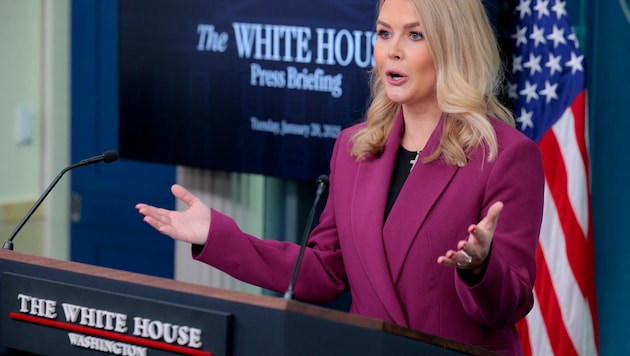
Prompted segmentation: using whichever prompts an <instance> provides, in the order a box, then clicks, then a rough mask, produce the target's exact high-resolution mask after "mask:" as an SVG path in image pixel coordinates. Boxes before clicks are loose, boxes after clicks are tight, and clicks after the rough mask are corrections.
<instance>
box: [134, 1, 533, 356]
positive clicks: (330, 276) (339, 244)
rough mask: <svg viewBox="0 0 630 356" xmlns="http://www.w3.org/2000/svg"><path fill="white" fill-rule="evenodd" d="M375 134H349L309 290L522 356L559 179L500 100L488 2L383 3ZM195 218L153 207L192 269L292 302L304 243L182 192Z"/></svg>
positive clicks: (304, 290) (337, 163) (314, 241)
mask: <svg viewBox="0 0 630 356" xmlns="http://www.w3.org/2000/svg"><path fill="white" fill-rule="evenodd" d="M376 31H377V33H378V39H377V41H376V44H375V47H374V59H375V63H376V68H375V69H374V73H373V80H372V94H373V98H372V103H371V106H370V108H369V110H368V112H367V115H366V122H364V123H361V124H359V125H356V126H354V127H351V128H349V129H346V130H344V131H343V132H342V133H341V135H340V136H339V137H338V139H337V142H336V144H335V149H334V151H333V156H332V159H331V165H330V167H331V174H330V192H329V197H328V201H327V203H326V207H325V209H324V211H323V213H322V215H321V218H320V222H319V224H318V226H317V227H316V228H315V229H314V230H313V232H312V233H311V235H310V237H309V242H308V249H307V251H306V253H305V255H304V260H303V263H302V266H301V269H300V278H299V279H298V282H297V284H296V286H295V296H296V298H297V299H301V300H305V301H311V302H329V301H331V300H334V299H335V298H336V297H337V296H339V295H340V294H341V293H343V292H344V291H346V290H350V291H351V294H352V305H351V307H350V312H351V313H356V314H360V315H364V316H368V317H373V318H378V319H382V320H385V321H388V322H392V323H396V324H399V325H402V326H404V327H409V328H413V329H417V330H420V331H423V332H426V333H430V334H434V335H438V336H441V337H445V338H449V339H453V340H457V341H461V342H464V343H468V344H472V345H476V346H479V347H482V348H486V349H489V350H492V351H496V352H498V353H501V354H504V355H520V354H522V351H521V348H520V343H519V339H518V334H517V333H516V330H515V327H514V325H515V323H516V322H517V321H518V320H520V319H522V318H523V317H524V316H525V315H526V314H527V313H528V311H529V310H530V309H531V307H532V305H533V300H534V299H533V294H532V289H533V285H534V279H535V275H536V271H535V251H536V246H537V240H538V233H539V231H540V224H541V217H542V205H543V204H542V203H543V189H544V177H543V168H542V160H541V156H540V153H539V151H538V149H537V146H536V145H535V144H534V143H533V142H532V141H530V140H529V139H527V138H526V137H525V136H523V135H522V134H521V133H519V132H518V131H517V130H516V129H514V128H513V119H512V117H511V115H510V113H509V112H508V111H507V110H506V109H505V108H504V107H503V106H502V105H501V104H500V103H499V102H498V100H497V98H496V96H495V92H496V90H497V87H498V85H499V84H500V81H501V77H500V60H499V54H498V49H497V44H496V42H495V39H494V36H493V33H492V30H491V28H490V25H489V22H488V18H487V16H486V14H485V12H484V8H483V6H482V4H481V1H480V0H382V1H381V2H380V4H379V14H378V19H377V22H376ZM172 191H173V193H174V195H175V196H176V197H177V198H179V199H181V200H182V201H184V202H185V203H186V204H188V205H189V209H188V210H186V211H183V212H174V211H168V210H164V209H159V208H155V207H152V206H147V205H145V204H138V206H137V208H138V210H139V211H140V213H141V214H143V215H145V221H146V222H147V223H149V224H150V225H151V226H153V227H155V228H156V229H158V230H159V231H160V232H162V233H164V234H166V235H168V236H171V237H172V238H174V239H177V240H182V241H187V242H190V243H191V244H192V253H193V257H194V258H195V259H197V260H200V261H203V262H205V263H208V264H210V265H212V266H215V267H217V268H219V269H222V270H224V271H226V272H228V273H230V274H231V275H233V276H235V277H236V278H239V279H242V280H244V281H246V282H248V283H252V284H256V285H259V286H261V287H264V288H267V289H271V290H276V291H278V292H284V291H285V290H286V288H287V286H288V284H289V280H290V278H291V274H292V270H293V266H294V265H295V261H296V256H297V255H298V251H299V246H298V245H296V244H293V243H289V242H279V241H274V240H259V239H257V238H255V237H253V236H249V235H247V234H245V233H243V232H242V231H241V230H240V229H239V228H238V226H237V225H236V224H235V223H234V221H233V220H232V219H231V218H229V217H227V216H225V215H223V214H221V213H219V212H217V211H215V210H210V209H209V208H208V207H207V206H206V205H204V204H203V203H201V202H200V201H199V200H198V199H197V198H196V197H195V196H193V195H191V194H190V193H189V192H188V191H186V190H185V189H184V188H183V187H181V186H179V185H175V186H173V189H172Z"/></svg>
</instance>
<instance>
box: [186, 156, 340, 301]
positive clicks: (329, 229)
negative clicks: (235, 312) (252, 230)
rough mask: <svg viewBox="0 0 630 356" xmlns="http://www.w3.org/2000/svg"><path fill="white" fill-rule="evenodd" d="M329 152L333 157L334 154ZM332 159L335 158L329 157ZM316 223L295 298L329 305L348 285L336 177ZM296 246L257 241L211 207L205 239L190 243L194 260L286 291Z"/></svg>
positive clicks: (255, 283)
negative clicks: (337, 219)
mask: <svg viewBox="0 0 630 356" xmlns="http://www.w3.org/2000/svg"><path fill="white" fill-rule="evenodd" d="M336 147H337V145H336V146H335V149H334V150H333V157H334V156H335V155H336V152H337V148H336ZM333 159H334V158H333ZM330 182H331V183H330V187H331V188H330V192H329V197H328V200H327V203H326V206H325V208H324V210H323V212H322V214H321V216H320V222H319V224H318V225H317V226H316V228H315V229H314V230H313V232H312V233H311V235H310V236H309V240H308V245H307V249H306V250H305V252H304V256H303V259H302V264H301V267H300V270H299V273H298V278H297V281H296V283H295V286H294V291H295V297H296V298H298V299H301V300H305V301H309V302H314V303H328V302H331V301H333V300H334V299H335V298H336V297H338V296H339V295H341V294H342V293H343V292H344V291H345V290H346V288H347V276H346V271H345V268H344V264H343V257H342V254H341V249H340V246H339V239H338V236H337V230H336V225H335V220H334V213H333V211H332V210H333V207H332V204H331V203H330V202H331V201H332V200H333V199H332V197H331V195H332V194H334V188H333V187H334V183H333V182H334V178H333V174H331V177H330ZM299 250H300V246H299V245H298V244H296V243H293V242H288V241H278V240H273V239H259V238H258V237H255V236H252V235H250V234H247V233H245V232H243V231H241V229H240V228H239V227H238V225H237V224H236V222H235V221H234V220H233V219H232V218H230V217H228V216H226V215H224V214H222V213H220V212H218V211H216V210H214V209H213V210H211V226H210V230H209V232H208V239H207V242H206V243H205V244H204V245H203V246H201V245H194V246H193V247H192V257H193V258H194V259H195V260H198V261H201V262H204V263H206V264H209V265H211V266H213V267H215V268H218V269H220V270H222V271H223V272H225V273H227V274H229V275H231V276H233V277H234V278H237V279H239V280H241V281H243V282H246V283H250V284H253V285H256V286H259V287H262V288H265V289H269V290H273V291H276V292H278V293H284V292H285V291H286V290H287V288H288V286H289V282H290V280H291V275H292V273H293V268H294V266H295V264H296V260H297V257H298V254H299Z"/></svg>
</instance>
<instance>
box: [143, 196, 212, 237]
mask: <svg viewBox="0 0 630 356" xmlns="http://www.w3.org/2000/svg"><path fill="white" fill-rule="evenodd" d="M171 192H172V193H173V195H174V196H175V197H176V198H177V199H179V200H181V201H183V202H184V203H185V204H186V205H187V206H188V208H187V209H186V210H184V211H175V210H168V209H162V208H157V207H154V206H151V205H147V204H142V203H140V204H137V205H136V209H137V210H138V212H139V213H140V214H142V215H144V221H145V222H146V223H147V224H149V225H151V226H153V227H154V228H155V229H156V230H157V231H159V232H161V233H163V234H164V235H167V236H170V237H171V238H173V239H175V240H179V241H184V242H189V243H193V244H197V245H203V244H205V243H206V239H207V238H208V230H209V229H210V208H209V207H208V206H207V205H206V204H204V203H203V202H202V201H201V200H199V198H197V197H196V196H195V195H194V194H192V193H190V192H189V191H188V190H186V189H185V188H184V187H182V186H181V185H179V184H174V185H173V186H172V187H171Z"/></svg>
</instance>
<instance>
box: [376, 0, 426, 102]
mask: <svg viewBox="0 0 630 356" xmlns="http://www.w3.org/2000/svg"><path fill="white" fill-rule="evenodd" d="M376 32H377V34H378V38H377V40H376V44H375V45H374V60H375V62H376V67H377V70H378V74H379V76H380V79H381V80H382V81H383V83H384V85H385V88H386V91H387V96H388V97H389V98H390V100H392V101H394V102H396V103H399V104H404V105H407V106H418V107H424V109H425V110H426V109H427V108H428V106H435V105H437V98H436V94H435V83H436V74H435V68H434V66H433V59H432V58H431V55H430V53H429V45H428V43H427V40H426V38H425V36H424V27H423V26H422V25H421V24H420V23H419V20H418V16H417V15H416V10H415V8H414V7H413V4H412V3H411V1H410V0H386V1H385V2H384V3H383V5H382V7H381V11H380V13H379V16H378V20H377V21H376Z"/></svg>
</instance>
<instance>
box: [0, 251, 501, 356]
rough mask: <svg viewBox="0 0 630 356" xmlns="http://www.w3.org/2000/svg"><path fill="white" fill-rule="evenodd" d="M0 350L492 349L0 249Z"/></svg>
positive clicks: (221, 354) (219, 355) (234, 354)
mask: <svg viewBox="0 0 630 356" xmlns="http://www.w3.org/2000/svg"><path fill="white" fill-rule="evenodd" d="M0 288H1V290H0V294H1V298H2V302H1V305H0V347H1V348H2V352H3V353H4V354H9V355H22V354H38V355H107V354H110V355H129V356H134V355H152V356H158V355H205V356H210V355H215V356H248V355H260V356H264V355H274V356H275V355H277V356H283V355H286V356H289V355H290V356H294V355H300V356H302V355H327V356H333V355H343V356H347V355H362V356H366V355H481V356H483V355H494V353H492V352H489V351H486V350H483V349H480V348H476V347H473V346H471V345H466V344H462V343H458V342H455V341H452V340H447V339H443V338H440V337H437V336H434V335H428V334H425V333H421V332H419V331H416V330H411V329H407V328H403V327H400V326H397V325H394V324H391V323H387V322H384V321H380V320H376V319H370V318H365V317H361V316H358V315H353V314H348V313H344V312H340V311H335V310H332V309H327V308H323V307H319V306H315V305H311V304H307V303H302V302H298V301H293V300H285V299H282V298H278V297H273V296H263V295H254V294H248V293H242V292H235V291H229V290H224V289H218V288H212V287H207V286H202V285H197V284H192V283H185V282H179V281H175V280H171V279H166V278H158V277H153V276H147V275H143V274H137V273H130V272H126V271H120V270H115V269H109V268H103V267H97V266H93V265H87V264H81V263H75V262H68V261H61V260H56V259H50V258H44V257H38V256H33V255H27V254H22V253H19V252H14V251H6V250H0Z"/></svg>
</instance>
